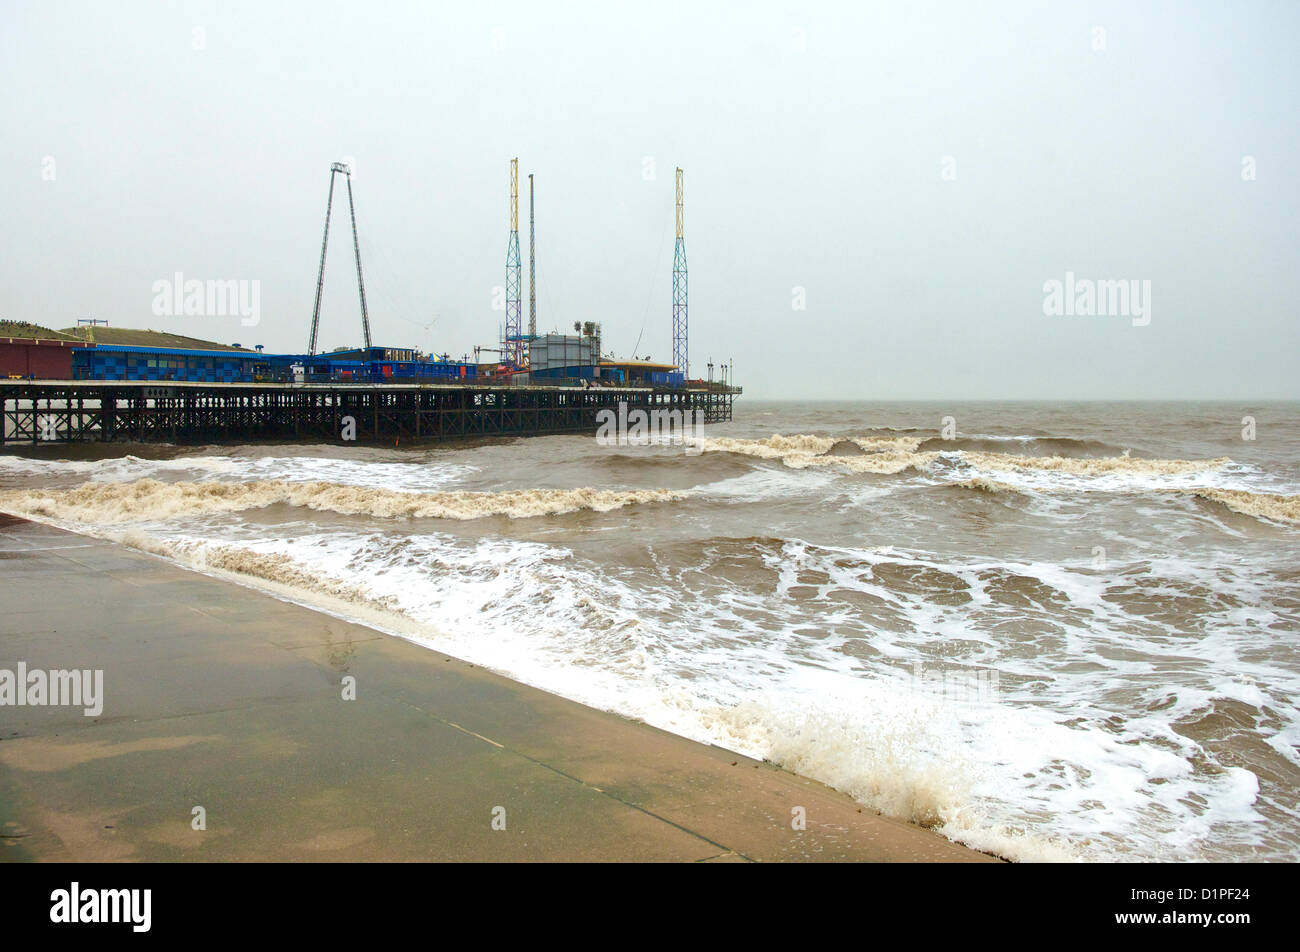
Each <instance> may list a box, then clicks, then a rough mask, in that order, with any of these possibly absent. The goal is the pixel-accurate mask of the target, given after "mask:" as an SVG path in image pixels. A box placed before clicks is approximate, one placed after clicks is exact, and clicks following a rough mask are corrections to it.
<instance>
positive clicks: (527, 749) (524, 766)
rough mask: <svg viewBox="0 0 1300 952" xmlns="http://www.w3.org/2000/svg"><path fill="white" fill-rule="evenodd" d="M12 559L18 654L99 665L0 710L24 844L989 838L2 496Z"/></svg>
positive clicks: (107, 847) (6, 643)
mask: <svg viewBox="0 0 1300 952" xmlns="http://www.w3.org/2000/svg"><path fill="white" fill-rule="evenodd" d="M0 567H2V568H3V576H4V578H5V584H4V585H3V586H0V612H2V613H3V614H2V615H0V617H3V618H4V619H5V620H6V621H5V624H4V626H3V629H0V632H2V633H0V667H8V668H12V667H13V666H14V664H16V663H17V662H18V661H22V662H24V663H25V665H26V666H27V668H28V669H29V670H38V669H39V670H55V669H68V668H74V667H75V668H77V669H88V670H96V671H102V677H103V680H102V685H103V689H102V691H103V696H102V698H101V699H100V700H101V701H102V711H101V712H100V713H99V714H98V716H94V717H90V716H87V715H86V713H85V710H84V709H83V708H82V707H80V706H71V705H63V706H47V705H37V706H22V707H17V706H13V707H5V708H3V709H0V843H2V844H3V846H2V847H0V859H3V860H5V861H70V860H71V861H248V860H266V861H313V860H318V861H335V860H337V861H417V860H435V861H436V860H446V861H617V860H634V861H675V862H744V861H762V862H772V861H868V862H933V861H941V862H965V861H993V860H992V858H991V857H989V856H986V855H984V854H982V853H978V852H975V851H973V850H969V849H965V848H963V847H960V846H958V845H955V844H953V843H951V842H949V841H948V840H946V839H944V838H943V837H941V836H939V835H937V834H935V833H933V832H930V831H928V830H925V829H921V828H919V827H917V826H914V825H910V824H906V823H902V822H899V821H896V820H892V819H889V818H887V817H881V816H877V815H875V813H874V811H872V810H871V809H869V808H864V807H863V806H862V805H860V804H858V803H855V802H854V801H853V800H852V799H851V798H850V797H848V796H846V795H844V794H842V793H838V792H836V791H834V790H831V789H829V788H827V787H825V786H823V785H822V784H819V783H817V782H815V781H811V780H808V779H805V778H803V777H799V776H797V775H795V774H792V773H790V772H788V771H785V770H781V769H778V768H776V767H774V766H773V765H771V764H767V763H762V762H759V761H754V760H751V759H749V758H746V757H743V756H740V755H737V754H734V753H730V752H728V751H726V750H724V749H722V748H719V747H715V746H707V745H704V744H700V743H696V742H693V741H691V740H687V739H685V738H682V737H678V736H675V735H673V734H669V733H667V732H665V731H662V730H658V729H656V728H654V727H650V726H647V725H645V724H642V723H637V722H634V721H631V720H628V719H626V718H622V717H619V716H617V715H614V714H610V713H605V712H602V711H597V710H594V709H592V708H589V707H586V706H584V705H581V704H577V703H574V702H572V701H569V700H565V699H564V698H561V697H558V696H556V695H554V694H550V693H547V692H545V691H541V690H538V689H536V688H532V687H528V686H526V685H523V684H520V683H517V682H515V681H511V680H509V679H506V678H504V677H501V676H498V675H496V674H493V673H491V672H489V671H487V670H485V669H483V668H482V667H480V666H477V665H473V664H470V663H467V662H464V661H461V660H458V659H456V658H453V657H451V656H449V655H447V654H445V653H442V652H439V651H431V650H429V649H427V648H425V647H421V646H418V645H416V644H413V643H411V642H409V641H407V640H404V639H403V638H400V637H395V636H393V635H390V634H385V633H381V632H379V631H376V630H374V629H371V628H367V627H365V626H362V625H359V624H356V623H353V622H349V621H345V620H343V619H341V618H338V617H334V616H332V615H329V614H324V613H321V612H318V611H313V610H311V609H308V608H306V607H303V606H301V605H297V604H293V603H291V602H289V601H285V600H282V599H278V598H275V597H272V596H271V595H269V594H265V593H262V592H257V591H254V590H252V589H249V588H247V587H244V586H240V585H236V584H234V583H233V582H230V581H226V580H224V579H219V578H215V577H212V576H211V575H207V574H200V573H198V572H194V571H190V570H187V569H185V568H182V567H179V566H177V565H175V564H172V563H170V562H167V561H165V560H163V559H161V558H158V557H156V556H153V555H149V554H146V553H142V552H139V551H136V550H133V549H131V548H128V547H126V546H123V545H120V544H115V543H112V542H107V541H103V540H97V539H93V538H90V537H88V536H84V535H79V534H74V533H71V532H67V531H64V530H61V529H57V528H54V527H51V526H48V525H42V524H39V523H35V522H31V521H27V520H24V519H19V518H14V517H9V516H5V517H2V518H0ZM348 678H352V679H355V680H354V682H352V683H351V687H352V691H351V693H352V695H353V699H345V694H348V693H349V690H348V682H347V681H346V679H348ZM196 808H197V809H198V810H201V813H198V812H196ZM800 819H802V824H800ZM200 820H201V821H202V823H201V824H200V823H199V821H200ZM198 825H201V826H202V827H203V828H202V829H196V828H195V827H196V826H198ZM799 825H802V826H803V827H804V828H803V829H797V828H796V827H797V826H799Z"/></svg>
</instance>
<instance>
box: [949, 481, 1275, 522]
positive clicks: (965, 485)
mask: <svg viewBox="0 0 1300 952" xmlns="http://www.w3.org/2000/svg"><path fill="white" fill-rule="evenodd" d="M948 485H950V486H954V487H958V488H961V489H973V490H977V491H980V492H987V493H1015V494H1017V495H1027V494H1028V493H1029V492H1030V490H1029V489H1027V488H1026V487H1024V486H1015V485H1012V484H1011V483H1005V482H1001V481H1000V480H996V479H987V478H985V477H983V476H975V477H972V478H970V479H963V480H961V481H960V482H955V483H949V484H948ZM1035 491H1037V492H1044V491H1047V492H1051V491H1053V490H1050V489H1047V490H1044V489H1042V488H1038V489H1036V490H1035ZM1055 491H1057V492H1061V491H1064V490H1059V489H1058V490H1055ZM1110 491H1111V492H1119V493H1127V494H1133V495H1137V494H1141V493H1144V492H1152V493H1168V494H1173V495H1177V496H1191V497H1194V498H1197V499H1204V500H1205V501H1207V502H1213V503H1218V504H1219V505H1221V506H1224V507H1226V508H1228V509H1231V510H1232V511H1233V512H1237V513H1241V514H1242V515H1246V516H1254V517H1255V518H1257V519H1267V520H1270V521H1272V522H1281V523H1286V524H1288V525H1300V496H1287V495H1284V494H1282V493H1261V492H1251V491H1250V490H1246V489H1217V488H1213V487H1209V486H1191V487H1186V488H1184V487H1154V488H1151V489H1145V490H1140V489H1120V490H1110Z"/></svg>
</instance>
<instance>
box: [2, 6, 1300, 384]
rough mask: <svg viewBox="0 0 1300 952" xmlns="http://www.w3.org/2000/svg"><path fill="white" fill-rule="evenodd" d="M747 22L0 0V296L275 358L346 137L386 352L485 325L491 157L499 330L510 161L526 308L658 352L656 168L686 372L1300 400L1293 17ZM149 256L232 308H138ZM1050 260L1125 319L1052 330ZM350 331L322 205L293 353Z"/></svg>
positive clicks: (341, 257)
mask: <svg viewBox="0 0 1300 952" xmlns="http://www.w3.org/2000/svg"><path fill="white" fill-rule="evenodd" d="M737 6H739V5H736V4H725V5H724V4H717V5H713V4H705V3H682V4H677V3H671V2H659V3H635V4H627V5H622V6H621V7H620V8H619V10H621V12H619V11H618V10H615V9H613V8H612V5H607V4H591V5H583V4H565V5H564V6H563V7H562V8H561V7H559V6H558V5H551V4H546V3H538V2H531V3H520V4H494V3H487V2H473V3H469V2H458V3H454V4H435V3H414V4H409V5H407V4H395V3H394V4H390V3H381V2H365V3H328V2H320V0H312V2H286V0H269V2H254V3H230V2H223V3H220V4H204V3H188V4H186V3H178V4H162V3H143V2H136V3H68V4H59V5H55V4H46V3H31V4H28V3H14V2H11V0H0V79H2V80H3V82H0V123H2V125H3V131H2V132H0V171H3V173H4V183H5V190H4V194H5V200H4V215H3V219H4V223H5V227H4V228H3V229H0V317H2V318H8V319H14V320H28V321H33V322H36V323H40V324H45V325H48V326H53V327H66V326H69V325H72V324H73V323H75V321H76V319H77V318H82V317H89V316H93V317H96V318H106V319H108V320H109V321H110V322H111V324H112V325H113V326H122V327H153V328H156V329H160V330H171V331H176V332H180V333H185V334H190V335H193V336H196V337H202V338H206V339H212V340H219V341H222V342H225V343H233V342H236V341H238V342H239V343H242V344H244V345H245V346H251V345H253V344H263V345H265V346H266V348H267V349H268V350H273V351H288V352H302V351H304V350H305V349H306V345H307V338H308V334H309V328H310V320H311V310H312V303H313V298H314V294H315V284H316V272H317V265H318V261H319V255H320V240H321V231H322V227H323V224H324V215H325V201H326V193H327V190H328V186H329V166H330V163H331V162H334V161H336V160H340V159H343V158H345V157H346V158H349V159H350V160H352V161H353V162H354V163H355V167H356V171H355V176H354V182H353V184H354V188H355V193H356V203H357V222H358V227H359V229H360V234H361V253H362V265H363V267H364V270H365V280H366V291H367V297H368V299H369V306H370V319H371V323H372V326H373V328H374V337H375V340H376V343H384V344H391V345H393V346H415V347H420V348H422V349H424V350H426V351H438V352H441V351H452V352H453V353H455V354H460V353H463V352H465V351H468V350H470V349H471V348H472V347H473V345H474V344H484V345H494V344H495V342H496V338H497V334H498V326H499V325H500V324H501V322H502V320H503V319H504V314H503V312H501V311H499V310H494V309H493V289H494V288H497V287H499V286H501V285H504V283H505V257H506V245H507V236H508V231H509V214H508V213H509V160H510V159H511V158H512V157H513V156H516V155H517V156H519V159H520V177H521V182H522V184H521V211H520V226H521V248H522V254H523V262H524V293H523V298H524V304H523V308H524V320H525V323H526V321H527V307H528V304H527V280H528V277H527V268H528V264H527V262H528V236H527V191H526V187H527V186H526V183H527V178H526V176H527V174H528V173H529V172H532V173H535V174H536V176H537V187H538V192H537V211H538V251H537V254H538V324H539V329H541V330H550V329H552V328H565V327H569V328H571V327H572V324H573V322H574V321H587V320H594V321H600V322H601V323H602V324H603V326H604V334H605V345H606V348H607V349H612V350H613V351H615V352H617V353H618V354H619V355H620V356H630V355H632V354H633V353H634V352H635V353H636V354H638V355H640V356H646V355H649V356H651V357H653V358H655V359H659V360H667V359H668V358H669V357H670V356H671V319H672V284H671V279H672V263H673V237H674V235H673V224H672V219H673V169H674V167H675V166H678V165H680V166H682V167H683V168H684V169H685V170H686V244H687V249H688V257H689V263H690V269H691V270H690V292H691V294H690V325H691V351H690V353H691V362H692V373H693V375H704V374H705V373H706V370H705V367H704V365H705V362H706V361H707V360H708V359H710V358H712V359H713V360H714V361H715V362H722V361H724V360H727V359H734V361H735V367H736V375H737V378H738V382H739V383H741V384H743V385H744V386H745V387H746V392H747V393H748V394H752V395H754V396H757V397H769V398H785V397H812V398H852V397H863V398H873V399H882V398H884V399H887V398H900V399H914V398H935V399H956V398H975V399H981V398H1031V399H1038V398H1060V399H1072V398H1074V399H1123V398H1197V397H1202V398H1220V397H1240V398H1247V397H1274V398H1296V397H1300V371H1298V370H1297V363H1296V360H1297V355H1300V322H1298V319H1297V318H1298V315H1297V310H1298V308H1297V300H1300V268H1297V261H1298V255H1297V252H1298V251H1300V224H1298V223H1300V186H1298V185H1297V169H1298V168H1300V148H1298V146H1300V121H1298V120H1300V108H1298V106H1300V75H1298V74H1300V57H1298V56H1297V55H1296V50H1297V46H1298V41H1300V31H1298V30H1297V27H1298V26H1300V5H1298V4H1295V3H1292V2H1279V3H1258V2H1239V3H1238V2H1234V3H1228V2H1221V3H1183V2H1180V3H1153V2H1137V3H1129V2H1119V3H1019V2H1010V0H1008V2H999V3H988V4H978V3H972V2H956V0H954V2H951V3H932V4H924V3H911V2H891V3H883V4H866V3H860V2H854V3H843V4H831V3H828V4H810V3H791V4H764V5H760V6H758V7H757V8H755V9H752V10H743V11H742V10H737V9H735V7H737ZM1248 157H1249V158H1248ZM1252 175H1253V178H1252ZM341 184H342V183H341V182H340V186H341ZM339 197H340V194H339V193H338V192H336V199H338V198H339ZM176 272H181V273H183V274H184V275H185V277H186V278H187V279H200V280H217V279H235V280H246V281H258V282H260V309H261V315H260V316H261V321H260V324H258V325H257V326H256V327H242V326H241V325H240V320H239V318H238V317H237V316H225V317H223V316H201V317H193V316H191V317H173V318H168V317H158V316H155V315H154V313H153V311H152V304H153V300H154V292H153V285H154V282H156V281H158V280H160V279H170V278H171V277H172V275H174V274H175V273H176ZM1067 272H1073V273H1074V275H1075V276H1076V279H1077V280H1121V279H1123V280H1137V281H1139V282H1144V281H1149V282H1150V289H1151V291H1150V300H1149V305H1150V311H1149V315H1148V316H1149V323H1146V324H1145V325H1144V326H1143V325H1141V318H1137V319H1136V321H1137V323H1135V319H1134V318H1132V317H1130V316H1125V315H1093V316H1077V315H1075V316H1064V315H1047V314H1045V313H1044V298H1045V292H1044V285H1045V283H1046V282H1049V281H1053V280H1057V281H1061V282H1064V281H1065V279H1066V273H1067ZM1140 286H1141V285H1139V287H1140ZM798 289H802V299H803V303H804V307H803V309H799V308H798V304H799V300H800V293H801V292H800V291H799V290H798ZM360 337H361V333H360V308H359V304H358V301H357V293H356V277H355V268H354V265H353V261H352V248H351V236H350V234H349V231H348V222H347V204H346V200H345V199H344V200H343V201H342V202H341V203H340V202H338V201H337V200H336V203H335V218H334V227H333V228H332V230H331V235H330V254H329V261H328V264H327V267H326V275H325V294H324V306H323V308H322V330H321V340H320V344H321V346H322V347H324V348H327V349H328V348H332V347H334V346H337V345H344V344H347V345H355V344H357V343H359V341H360ZM638 340H639V341H640V343H639V345H638ZM634 348H635V351H634ZM485 359H490V358H485Z"/></svg>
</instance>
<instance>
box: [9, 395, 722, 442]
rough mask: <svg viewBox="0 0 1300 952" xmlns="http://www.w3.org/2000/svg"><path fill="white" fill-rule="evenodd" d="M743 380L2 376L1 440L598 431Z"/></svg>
mask: <svg viewBox="0 0 1300 952" xmlns="http://www.w3.org/2000/svg"><path fill="white" fill-rule="evenodd" d="M740 392H741V390H740V388H739V387H720V386H717V385H714V386H709V387H703V388H698V389H688V388H680V387H678V388H662V389H659V388H654V389H650V388H632V387H609V388H604V387H591V388H581V387H538V386H531V387H516V386H509V385H499V386H498V385H492V384H478V385H415V384H412V385H400V384H398V385H349V384H271V383H247V384H241V383H230V384H211V383H168V384H157V383H150V382H144V381H140V382H131V381H45V382H42V381H34V382H28V381H14V380H10V381H0V420H2V421H3V427H2V428H0V443H8V444H27V445H33V444H42V443H67V442H114V441H131V442H142V443H149V442H156V443H176V444H185V443H224V442H259V441H268V442H279V441H288V440H320V441H326V442H336V441H337V442H342V441H344V440H345V439H349V438H350V439H355V440H356V441H357V442H359V443H391V442H393V441H395V440H399V441H404V440H412V441H415V440H443V439H466V438H473V437H483V436H542V435H546V434H553V433H591V434H595V432H596V430H597V427H598V425H599V422H600V421H598V419H597V414H598V413H600V411H602V410H612V411H614V412H615V413H618V412H619V404H620V403H624V404H626V405H627V411H628V412H629V413H630V412H632V411H635V410H644V411H647V412H648V413H653V412H655V411H666V412H668V413H673V412H674V411H676V412H677V413H685V412H688V411H694V412H695V413H696V414H698V416H697V417H696V418H695V419H696V420H699V421H702V422H703V423H705V424H710V423H722V422H725V421H728V420H730V419H731V408H732V403H733V401H734V400H735V398H736V397H737V396H738V395H739V394H740Z"/></svg>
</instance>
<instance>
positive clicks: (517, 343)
mask: <svg viewBox="0 0 1300 952" xmlns="http://www.w3.org/2000/svg"><path fill="white" fill-rule="evenodd" d="M520 272H521V268H520V263H519V160H518V159H511V160H510V244H509V246H508V247H507V248H506V332H505V340H504V341H502V342H501V350H502V352H503V356H504V357H505V358H506V359H507V360H510V361H511V362H513V363H514V365H515V366H516V367H519V366H522V365H523V353H524V343H523V340H522V339H521V338H522V335H523V330H524V328H523V322H522V320H521V316H522V315H521V310H520V300H519V283H520V277H521V274H520Z"/></svg>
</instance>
